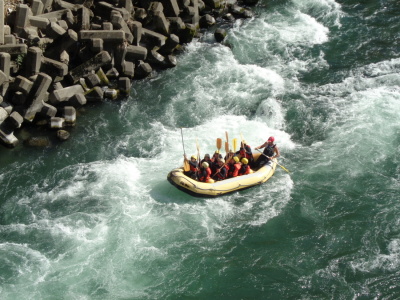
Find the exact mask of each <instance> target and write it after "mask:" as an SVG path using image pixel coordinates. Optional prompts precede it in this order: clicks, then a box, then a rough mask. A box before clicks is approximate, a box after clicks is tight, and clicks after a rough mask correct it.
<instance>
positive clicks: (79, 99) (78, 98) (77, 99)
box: [67, 94, 87, 107]
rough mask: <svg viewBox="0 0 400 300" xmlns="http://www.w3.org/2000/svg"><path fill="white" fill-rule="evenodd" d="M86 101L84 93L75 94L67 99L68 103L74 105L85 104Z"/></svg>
mask: <svg viewBox="0 0 400 300" xmlns="http://www.w3.org/2000/svg"><path fill="white" fill-rule="evenodd" d="M86 102H87V100H86V97H85V95H84V94H75V95H73V96H72V97H71V98H69V99H68V101H67V103H68V105H72V106H74V107H79V106H82V105H85V104H86Z"/></svg>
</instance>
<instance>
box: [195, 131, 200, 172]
mask: <svg viewBox="0 0 400 300" xmlns="http://www.w3.org/2000/svg"><path fill="white" fill-rule="evenodd" d="M196 148H197V157H198V160H199V168H200V162H201V158H200V147H199V142H198V141H197V138H196Z"/></svg>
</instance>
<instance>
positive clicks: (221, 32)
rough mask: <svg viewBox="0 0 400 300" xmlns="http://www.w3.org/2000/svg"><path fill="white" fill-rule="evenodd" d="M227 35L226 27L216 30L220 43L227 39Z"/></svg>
mask: <svg viewBox="0 0 400 300" xmlns="http://www.w3.org/2000/svg"><path fill="white" fill-rule="evenodd" d="M226 35H227V33H226V30H225V29H224V28H217V29H216V30H215V32H214V37H215V40H216V41H217V42H218V43H221V42H222V41H223V40H224V39H225V37H226Z"/></svg>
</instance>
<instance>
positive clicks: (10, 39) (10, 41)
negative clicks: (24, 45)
mask: <svg viewBox="0 0 400 300" xmlns="http://www.w3.org/2000/svg"><path fill="white" fill-rule="evenodd" d="M4 44H5V45H15V44H17V39H16V38H15V36H14V35H12V34H5V35H4ZM2 51H3V50H2Z"/></svg>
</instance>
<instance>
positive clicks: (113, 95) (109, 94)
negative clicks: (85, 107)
mask: <svg viewBox="0 0 400 300" xmlns="http://www.w3.org/2000/svg"><path fill="white" fill-rule="evenodd" d="M104 97H105V98H106V99H110V100H115V99H117V97H118V91H117V90H116V89H110V88H107V89H105V91H104Z"/></svg>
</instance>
